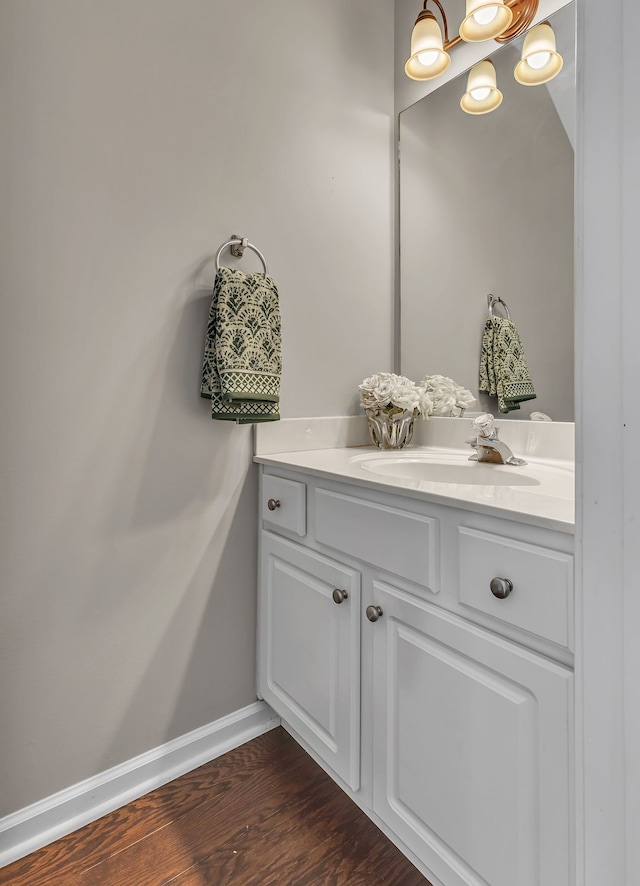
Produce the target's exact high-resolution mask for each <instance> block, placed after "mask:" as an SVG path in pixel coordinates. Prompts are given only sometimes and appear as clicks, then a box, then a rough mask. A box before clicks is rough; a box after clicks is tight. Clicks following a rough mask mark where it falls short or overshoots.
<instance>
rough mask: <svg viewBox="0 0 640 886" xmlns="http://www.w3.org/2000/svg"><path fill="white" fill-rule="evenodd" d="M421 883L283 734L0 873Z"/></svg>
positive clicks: (16, 882) (308, 883)
mask: <svg viewBox="0 0 640 886" xmlns="http://www.w3.org/2000/svg"><path fill="white" fill-rule="evenodd" d="M169 883H171V884H173V886H270V884H279V886H347V884H348V886H376V884H385V886H429V883H428V881H427V880H426V879H425V878H424V877H423V876H422V875H421V874H420V873H419V872H418V871H417V870H416V868H415V867H414V866H413V865H412V864H411V863H410V862H408V861H407V859H406V858H404V856H403V855H402V854H401V853H400V852H399V850H398V849H396V847H395V846H394V845H393V844H392V843H390V842H389V840H387V838H386V837H385V836H384V834H383V833H382V832H381V831H380V830H378V828H377V827H376V826H375V825H374V824H373V823H372V822H371V821H369V819H368V818H367V817H366V816H365V815H364V813H363V812H361V811H360V809H358V807H357V806H356V805H355V804H354V803H353V802H352V801H351V800H350V799H349V798H348V797H347V796H346V794H344V793H343V792H342V791H341V790H340V788H338V787H337V785H335V784H334V782H333V781H332V780H331V779H330V778H329V776H328V775H327V774H326V773H325V772H324V771H323V770H322V769H321V768H320V767H319V766H318V765H317V764H316V763H315V762H314V761H313V760H312V759H311V758H310V757H309V755H308V754H307V753H305V751H303V750H302V748H300V747H299V746H298V745H297V744H296V742H294V741H293V739H292V738H291V737H290V736H289V735H288V734H287V733H286V732H285V731H284V730H283V729H282V728H278V729H274V730H272V731H271V732H268V733H266V734H265V735H262V736H260V737H259V738H256V739H254V740H253V741H250V742H248V743H247V744H245V745H243V746H242V747H240V748H236V749H235V750H234V751H230V752H229V753H228V754H225V755H224V756H222V757H219V758H218V759H217V760H214V761H213V762H211V763H208V764H207V765H205V766H201V767H200V768H199V769H196V770H194V771H193V772H190V773H188V774H187V775H185V776H183V777H182V778H179V779H176V780H175V781H173V782H171V783H170V784H167V785H164V787H161V788H158V790H156V791H153V792H152V793H150V794H147V795H146V796H144V797H141V798H140V799H139V800H134V802H132V803H129V804H128V805H127V806H124V807H123V808H122V809H118V810H116V811H115V812H113V813H111V814H110V815H106V816H104V818H101V819H99V820H98V821H96V822H93V824H89V825H87V826H86V827H84V828H82V829H81V830H79V831H76V832H75V833H73V834H70V835H69V836H68V837H64V838H63V839H61V840H58V841H57V842H56V843H52V844H51V845H50V846H45V848H44V849H41V850H39V851H38V852H34V853H33V854H32V855H30V856H28V857H27V858H23V859H21V860H20V861H17V862H15V863H14V864H12V865H8V866H7V867H5V868H2V869H0V886H164V884H169Z"/></svg>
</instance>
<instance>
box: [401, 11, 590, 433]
mask: <svg viewBox="0 0 640 886" xmlns="http://www.w3.org/2000/svg"><path fill="white" fill-rule="evenodd" d="M549 22H550V23H551V24H552V27H553V29H554V31H555V33H556V40H557V48H558V51H559V52H560V54H561V55H562V56H563V59H564V66H563V69H562V71H561V72H560V74H559V75H558V76H557V77H556V78H555V79H554V80H552V81H550V82H549V83H547V84H545V85H542V86H535V87H528V86H522V85H520V84H519V83H517V82H516V80H515V78H514V69H515V67H516V65H517V63H518V61H519V60H520V54H521V49H522V41H523V39H524V38H520V39H519V40H517V41H514V42H513V43H511V44H509V45H507V46H504V47H502V48H500V49H498V51H497V52H495V53H492V54H491V59H492V61H493V63H494V65H495V69H496V74H497V85H498V88H499V89H500V90H501V92H502V93H503V96H504V99H503V101H502V104H501V105H500V107H498V108H497V109H496V110H494V111H493V112H491V113H489V114H484V115H481V116H471V115H469V114H466V113H464V112H463V111H462V109H461V107H460V100H461V98H462V96H463V95H464V93H465V92H466V88H467V74H464V75H462V76H460V77H458V78H456V79H454V80H451V81H450V82H448V83H446V84H444V85H443V86H442V87H440V88H439V89H436V90H435V91H433V92H431V93H430V94H429V95H427V96H425V97H424V98H423V99H421V100H420V101H419V102H417V103H416V104H414V105H412V106H411V107H409V108H407V109H406V110H405V111H403V112H402V113H401V114H400V126H399V128H400V212H399V225H400V230H399V243H400V298H399V303H400V360H399V363H400V370H401V372H402V373H403V374H404V375H407V376H409V377H410V378H412V379H414V380H415V381H418V380H419V379H421V378H423V377H424V376H425V375H432V374H436V373H437V374H441V375H447V376H450V377H452V378H453V379H455V380H456V381H457V382H458V383H460V384H462V385H464V386H465V387H467V388H469V389H470V390H471V391H472V392H473V393H474V395H475V396H478V404H477V406H476V407H474V408H475V409H476V410H482V411H489V412H494V413H497V412H498V406H497V400H496V399H495V398H490V397H488V396H487V395H484V394H482V395H478V376H479V364H480V353H481V343H482V333H483V328H484V324H485V320H486V318H487V316H488V308H487V295H488V294H489V293H492V294H493V295H494V296H496V297H497V296H499V297H500V298H501V299H503V301H504V302H505V303H506V304H507V306H508V308H509V311H510V314H511V319H512V320H513V321H514V323H515V324H516V326H517V329H518V332H519V334H520V337H521V339H522V343H523V346H524V351H525V355H526V359H527V363H528V365H529V369H530V372H531V378H532V381H533V384H534V388H535V391H536V399H535V400H531V401H528V402H526V403H522V406H521V409H520V410H517V411H514V412H511V413H509V415H508V417H509V418H515V419H522V418H528V417H529V415H530V414H531V412H533V411H541V412H544V413H546V414H547V415H549V416H550V417H551V418H552V419H553V420H554V421H573V419H574V392H573V358H574V322H573V313H574V311H573V306H574V151H573V144H574V132H575V3H570V4H569V5H568V6H566V7H564V8H563V9H561V10H560V11H559V12H557V13H555V14H554V15H553V16H551V17H550V18H549ZM500 310H501V308H500V307H496V313H500ZM505 417H506V416H505ZM501 418H502V417H501Z"/></svg>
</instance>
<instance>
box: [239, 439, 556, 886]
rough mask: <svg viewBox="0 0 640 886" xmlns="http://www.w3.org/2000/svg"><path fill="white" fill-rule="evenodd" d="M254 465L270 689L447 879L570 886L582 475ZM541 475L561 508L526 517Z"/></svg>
mask: <svg viewBox="0 0 640 886" xmlns="http://www.w3.org/2000/svg"><path fill="white" fill-rule="evenodd" d="M460 424H462V422H461V423H460ZM447 459H448V461H447ZM256 460H257V461H259V462H261V464H262V466H261V485H260V519H261V524H262V531H261V553H260V587H259V630H258V684H259V693H260V695H261V697H263V698H264V699H265V700H266V701H267V702H268V703H269V704H270V705H271V706H272V707H273V708H274V710H275V711H276V712H277V713H278V714H279V715H280V716H281V718H282V720H283V725H284V726H285V728H286V729H287V730H289V731H290V732H291V734H292V735H294V736H295V737H296V738H297V739H298V740H299V741H300V743H301V744H302V745H303V746H304V747H305V748H306V749H307V750H308V751H309V752H310V753H311V754H312V755H313V756H314V758H315V759H316V760H317V761H318V762H319V763H320V764H321V765H322V766H323V767H324V768H325V769H326V771H327V772H328V773H329V774H330V775H332V777H333V778H334V779H335V780H336V781H337V782H338V784H340V785H341V786H342V787H343V789H344V790H345V791H347V793H348V794H349V795H350V796H351V797H352V798H353V800H354V801H355V802H356V803H357V804H358V805H359V806H360V807H361V808H362V809H364V810H365V811H366V812H367V813H368V814H369V815H370V817H371V818H372V819H373V820H374V821H375V822H376V823H377V824H378V825H379V826H380V827H381V828H382V830H383V831H384V832H385V833H386V834H387V835H388V836H389V837H390V838H391V839H392V840H393V841H394V842H395V843H396V844H397V845H398V846H399V847H400V848H401V849H402V850H403V851H404V852H405V853H406V854H407V855H408V857H409V858H411V860H412V861H413V862H414V863H415V864H416V865H417V866H418V867H419V868H420V870H422V871H423V872H424V874H425V876H427V877H428V878H429V879H430V880H431V881H432V882H433V884H434V886H439V884H441V886H570V884H571V883H572V882H573V872H572V851H571V846H572V810H571V800H570V798H571V796H572V752H573V751H572V749H573V741H572V721H573V713H572V711H573V703H572V684H573V670H572V667H573V535H572V529H573V527H572V515H571V511H572V505H571V502H570V501H569V500H568V498H569V497H568V493H567V489H566V476H565V477H564V478H563V474H562V472H563V471H565V472H567V471H569V474H570V469H569V467H568V466H567V465H566V464H565V465H564V466H560V467H558V464H556V465H554V467H553V468H551V467H550V466H549V464H550V463H548V462H547V463H546V464H543V463H540V464H536V465H533V464H530V465H529V466H528V467H527V468H525V469H524V471H526V472H527V473H526V474H522V475H521V477H520V478H518V477H517V473H516V472H517V471H518V470H521V469H518V468H510V469H509V470H511V471H513V472H514V473H513V474H512V475H511V476H512V477H513V480H512V481H510V480H509V478H507V480H506V481H505V480H504V478H501V479H500V480H497V485H496V486H495V487H493V488H492V487H489V486H488V485H486V482H485V481H484V479H483V482H482V483H478V482H477V480H476V476H480V475H476V474H473V475H469V474H465V473H464V472H465V471H466V470H467V455H466V454H465V453H462V452H456V453H451V452H448V453H447V452H445V451H443V450H437V449H433V448H430V449H429V448H427V449H424V450H423V449H420V448H416V449H413V448H412V449H408V450H404V451H403V453H388V452H381V453H378V452H377V451H376V450H374V449H373V448H372V447H368V448H335V449H325V450H316V451H313V450H312V451H296V452H291V453H285V452H282V453H273V452H272V453H270V454H265V455H260V454H258V455H257V456H256ZM543 462H544V460H543ZM443 463H444V464H446V465H447V466H448V468H451V470H448V471H446V472H445V474H444V475H440V476H444V477H445V481H443V480H442V479H440V480H438V481H436V482H431V481H429V480H425V479H424V478H425V477H428V476H429V475H430V471H431V469H432V468H434V467H435V469H436V470H435V475H436V476H438V474H437V470H438V467H439V466H440V467H441V466H442V464H443ZM367 464H368V465H369V468H367V467H364V465H367ZM376 464H377V466H378V470H380V469H381V468H384V466H385V465H386V466H387V468H386V470H387V471H389V470H390V471H391V475H389V474H388V473H376V472H375V470H372V469H371V465H373V466H374V467H375V466H376ZM395 464H398V465H399V466H400V467H399V468H397V469H395V468H394V465H395ZM389 465H390V466H391V467H389ZM414 466H417V467H414ZM456 466H457V467H456ZM469 467H470V468H471V470H476V469H477V468H479V467H483V468H485V470H489V471H491V470H493V469H494V468H497V466H479V465H475V466H473V465H470V466H469ZM458 469H459V471H460V472H462V473H461V474H460V476H461V477H462V478H463V479H465V480H466V481H467V482H464V483H461V482H453V481H452V478H454V480H455V477H456V476H457V474H456V470H458ZM538 469H542V474H541V475H539V476H543V477H544V476H545V475H544V471H545V470H547V471H551V473H552V474H553V470H558V471H559V472H560V473H559V474H558V476H557V477H556V480H558V482H559V484H560V485H558V484H557V483H556V486H555V492H558V490H560V487H561V486H562V483H563V482H564V483H565V487H563V490H562V491H561V492H558V495H559V496H560V497H558V496H557V495H556V494H555V492H554V488H552V487H553V486H554V482H555V481H553V480H552V481H549V480H548V477H547V481H548V483H549V485H550V489H549V490H547V492H548V494H547V492H543V491H541V489H540V487H542V486H544V482H545V480H544V479H543V481H540V482H538V484H537V486H535V485H533V484H532V488H531V490H530V492H529V498H530V499H531V503H530V506H529V507H528V509H527V508H526V505H524V504H522V503H521V504H520V505H518V508H519V509H520V510H519V511H518V510H512V509H511V510H510V505H509V504H508V501H509V495H510V494H511V493H513V490H514V489H515V490H516V492H515V495H516V499H517V496H518V492H517V486H514V487H511V486H509V485H507V484H508V482H513V483H514V484H515V483H516V482H521V483H524V479H523V478H525V477H527V478H529V479H531V478H532V477H534V478H535V476H536V470H538ZM394 470H395V473H396V474H397V475H398V476H396V477H394V476H392V475H393V473H394ZM501 470H502V471H504V470H506V468H503V469H501ZM416 474H417V475H418V478H419V479H418V480H416V479H415V475H416ZM495 476H496V477H497V476H498V474H496V475H495ZM570 479H571V481H572V477H571V478H570ZM526 495H527V492H526V490H525V489H524V487H523V488H522V489H521V490H520V500H521V499H522V497H523V496H524V498H525V499H526ZM561 499H562V500H561ZM554 500H555V505H554V503H553V502H554ZM545 511H546V514H545ZM329 824H330V823H329Z"/></svg>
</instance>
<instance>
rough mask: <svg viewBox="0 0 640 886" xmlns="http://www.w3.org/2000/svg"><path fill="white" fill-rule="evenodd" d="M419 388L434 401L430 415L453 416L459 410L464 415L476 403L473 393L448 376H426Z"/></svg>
mask: <svg viewBox="0 0 640 886" xmlns="http://www.w3.org/2000/svg"><path fill="white" fill-rule="evenodd" d="M419 386H420V387H423V388H424V389H425V391H426V393H427V395H428V396H429V397H430V398H431V400H432V404H433V405H432V410H431V412H430V415H451V414H452V412H453V410H454V409H459V410H460V411H461V413H460V414H462V412H464V410H465V409H469V408H470V407H471V406H473V405H474V403H475V402H476V398H475V397H474V396H473V394H472V393H471V391H468V390H467V389H466V388H463V387H462V385H459V384H457V382H455V381H454V380H453V379H452V378H448V377H447V376H446V375H426V376H425V377H424V378H423V379H422V381H421V382H419Z"/></svg>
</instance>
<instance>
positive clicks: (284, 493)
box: [260, 474, 307, 537]
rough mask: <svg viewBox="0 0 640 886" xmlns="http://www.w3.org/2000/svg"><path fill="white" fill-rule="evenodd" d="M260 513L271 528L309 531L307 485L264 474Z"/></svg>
mask: <svg viewBox="0 0 640 886" xmlns="http://www.w3.org/2000/svg"><path fill="white" fill-rule="evenodd" d="M260 495H261V500H260V515H261V517H262V519H263V520H264V522H265V523H267V524H268V525H269V526H270V527H271V528H277V529H288V530H289V531H290V532H295V533H297V535H299V536H301V537H302V536H303V535H305V534H306V532H307V487H306V486H305V484H304V483H297V482H296V481H295V480H284V479H283V478H282V477H272V476H271V475H270V474H263V475H262V490H261V493H260Z"/></svg>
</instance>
